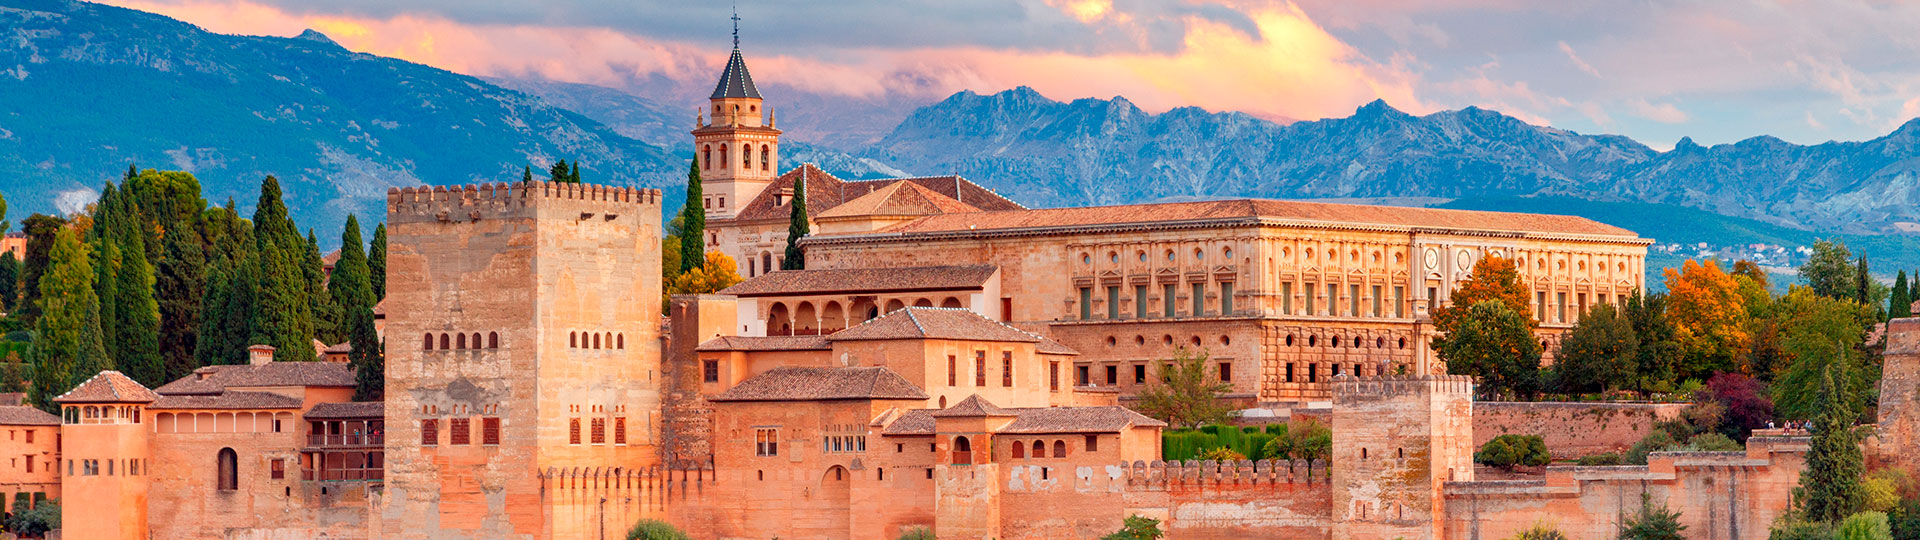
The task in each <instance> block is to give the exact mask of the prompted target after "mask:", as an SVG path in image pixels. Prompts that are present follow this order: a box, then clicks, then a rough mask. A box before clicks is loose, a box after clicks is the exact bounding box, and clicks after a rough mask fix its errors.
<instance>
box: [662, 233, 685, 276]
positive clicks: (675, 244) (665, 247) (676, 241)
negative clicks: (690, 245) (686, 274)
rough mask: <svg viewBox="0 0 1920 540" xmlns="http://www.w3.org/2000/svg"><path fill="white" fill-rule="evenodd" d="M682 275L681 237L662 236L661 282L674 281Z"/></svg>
mask: <svg viewBox="0 0 1920 540" xmlns="http://www.w3.org/2000/svg"><path fill="white" fill-rule="evenodd" d="M679 275H680V237H678V236H674V235H671V234H669V235H665V236H661V237H660V282H661V283H673V278H675V277H678V276H679Z"/></svg>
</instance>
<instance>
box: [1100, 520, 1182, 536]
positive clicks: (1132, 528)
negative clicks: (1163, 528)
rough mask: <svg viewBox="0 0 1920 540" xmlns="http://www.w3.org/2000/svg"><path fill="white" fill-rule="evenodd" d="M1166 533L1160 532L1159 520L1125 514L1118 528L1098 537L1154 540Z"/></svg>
mask: <svg viewBox="0 0 1920 540" xmlns="http://www.w3.org/2000/svg"><path fill="white" fill-rule="evenodd" d="M1165 535H1166V533H1163V532H1160V520H1157V519H1153V518H1144V517H1140V516H1127V519H1126V521H1125V522H1122V523H1121V525H1120V530H1119V531H1115V532H1114V533H1113V534H1109V535H1106V536H1102V537H1100V540H1154V539H1155V538H1159V537H1161V536H1165Z"/></svg>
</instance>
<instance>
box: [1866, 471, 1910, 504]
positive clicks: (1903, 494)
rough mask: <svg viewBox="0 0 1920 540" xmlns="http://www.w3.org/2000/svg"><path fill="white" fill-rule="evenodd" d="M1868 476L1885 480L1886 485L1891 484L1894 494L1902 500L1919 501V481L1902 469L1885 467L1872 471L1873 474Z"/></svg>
mask: <svg viewBox="0 0 1920 540" xmlns="http://www.w3.org/2000/svg"><path fill="white" fill-rule="evenodd" d="M1868 476H1869V477H1872V478H1884V479H1886V480H1887V482H1888V483H1891V484H1893V489H1894V492H1895V493H1897V494H1898V495H1899V496H1900V498H1901V499H1902V500H1905V499H1920V479H1916V478H1914V476H1913V473H1911V472H1908V471H1907V470H1906V469H1904V468H1901V467H1887V468H1883V469H1880V470H1877V471H1873V473H1872V474H1869V475H1868Z"/></svg>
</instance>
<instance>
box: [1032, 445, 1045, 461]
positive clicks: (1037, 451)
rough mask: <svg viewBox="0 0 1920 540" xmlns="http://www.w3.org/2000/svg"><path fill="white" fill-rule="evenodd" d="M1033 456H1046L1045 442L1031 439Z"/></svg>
mask: <svg viewBox="0 0 1920 540" xmlns="http://www.w3.org/2000/svg"><path fill="white" fill-rule="evenodd" d="M1033 457H1037V458H1043V457H1047V443H1043V442H1040V441H1033Z"/></svg>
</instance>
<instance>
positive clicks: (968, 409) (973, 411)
mask: <svg viewBox="0 0 1920 540" xmlns="http://www.w3.org/2000/svg"><path fill="white" fill-rule="evenodd" d="M933 416H934V417H935V418H947V417H969V416H1013V414H1012V413H1009V412H1007V411H1006V410H1005V409H1001V408H1000V407H997V406H994V404H993V402H990V401H987V400H986V398H982V397H980V394H974V395H971V396H967V399H963V400H960V402H959V403H955V404H953V406H952V407H947V408H945V409H940V410H938V411H934V412H933Z"/></svg>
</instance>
